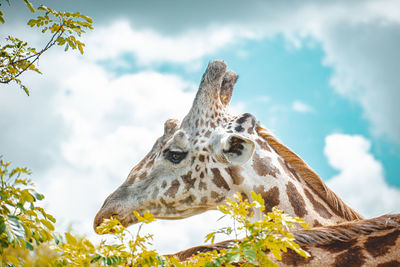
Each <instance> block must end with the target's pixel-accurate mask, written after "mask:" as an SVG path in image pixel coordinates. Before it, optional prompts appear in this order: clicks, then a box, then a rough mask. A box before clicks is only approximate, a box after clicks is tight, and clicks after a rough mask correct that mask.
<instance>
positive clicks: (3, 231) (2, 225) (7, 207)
mask: <svg viewBox="0 0 400 267" xmlns="http://www.w3.org/2000/svg"><path fill="white" fill-rule="evenodd" d="M9 166H10V163H9V162H8V163H5V162H4V161H3V160H0V178H1V188H0V254H1V255H2V262H3V263H5V264H13V265H15V266H18V265H19V259H18V258H17V257H16V256H14V255H13V254H11V253H7V254H6V253H4V252H5V250H6V249H7V248H14V249H21V248H22V249H27V250H33V249H34V246H37V245H39V244H41V243H44V242H48V241H50V240H52V239H53V236H52V231H53V230H54V225H53V223H54V222H55V221H56V220H55V218H54V217H53V216H51V215H50V214H48V213H47V212H46V211H45V210H44V209H43V208H41V207H39V206H37V205H36V201H39V200H42V199H43V198H44V196H43V195H42V194H39V193H38V192H36V191H35V189H34V188H33V183H32V182H31V181H30V180H29V179H28V178H26V177H23V176H26V175H29V174H30V171H29V170H27V169H26V168H14V169H12V170H11V171H10V170H9Z"/></svg>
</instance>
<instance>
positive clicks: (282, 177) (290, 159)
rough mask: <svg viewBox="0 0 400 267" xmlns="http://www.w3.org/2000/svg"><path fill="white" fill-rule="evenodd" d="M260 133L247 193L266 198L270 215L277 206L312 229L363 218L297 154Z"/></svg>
mask: <svg viewBox="0 0 400 267" xmlns="http://www.w3.org/2000/svg"><path fill="white" fill-rule="evenodd" d="M257 132H258V134H259V136H260V138H259V139H257V140H256V142H257V149H256V151H255V152H254V156H253V160H252V161H251V162H249V163H248V164H251V167H252V168H253V169H254V173H253V174H252V175H248V177H251V178H250V179H251V180H250V179H249V180H248V181H246V183H247V186H246V188H247V189H248V190H247V191H254V192H256V193H259V194H261V195H262V197H263V198H264V200H265V208H266V212H268V211H270V210H271V209H272V207H274V206H277V207H278V208H279V209H281V210H283V211H284V212H286V213H288V214H290V215H292V216H296V217H299V218H303V219H304V220H305V221H307V222H308V223H309V224H310V225H311V226H319V225H330V224H336V223H341V222H346V221H351V220H355V219H361V218H362V217H361V215H359V214H358V213H357V212H355V211H354V210H353V209H351V208H350V207H349V206H348V205H346V204H345V203H344V202H343V201H342V200H341V199H340V198H339V197H338V196H336V194H335V193H333V192H332V191H331V190H330V189H329V188H328V187H327V186H326V185H325V183H324V182H323V181H322V180H321V178H320V177H319V176H318V175H317V174H316V173H315V172H314V171H312V169H311V168H310V167H309V166H308V165H307V164H306V163H304V161H302V160H301V159H300V158H299V157H298V156H297V155H296V154H295V153H294V152H292V151H291V150H290V149H288V148H287V147H285V146H283V145H282V144H281V143H280V142H279V141H277V140H276V139H275V137H273V136H272V135H271V134H269V132H268V131H267V130H265V129H263V128H261V127H259V128H258V129H257ZM249 167H250V166H249ZM246 179H247V178H246ZM245 193H246V194H248V193H249V192H245Z"/></svg>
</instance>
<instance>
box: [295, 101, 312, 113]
mask: <svg viewBox="0 0 400 267" xmlns="http://www.w3.org/2000/svg"><path fill="white" fill-rule="evenodd" d="M292 109H293V110H294V111H297V112H300V113H310V112H314V109H313V107H311V106H310V105H307V104H306V103H304V102H302V101H300V100H296V101H294V102H293V103H292Z"/></svg>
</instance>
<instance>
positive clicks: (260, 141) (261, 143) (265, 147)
mask: <svg viewBox="0 0 400 267" xmlns="http://www.w3.org/2000/svg"><path fill="white" fill-rule="evenodd" d="M256 142H257V144H258V145H259V146H260V147H261V149H264V150H266V151H268V152H271V149H270V148H269V146H268V144H267V141H265V140H261V139H257V140H256Z"/></svg>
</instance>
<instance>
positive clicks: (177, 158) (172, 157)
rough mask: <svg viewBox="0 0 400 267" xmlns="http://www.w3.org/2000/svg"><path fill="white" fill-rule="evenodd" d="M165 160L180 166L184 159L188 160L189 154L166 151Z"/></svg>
mask: <svg viewBox="0 0 400 267" xmlns="http://www.w3.org/2000/svg"><path fill="white" fill-rule="evenodd" d="M164 155H165V158H166V159H167V160H169V161H171V162H172V163H174V164H178V163H179V162H181V161H182V160H183V159H184V158H186V155H187V152H183V151H176V150H175V151H174V150H168V149H167V150H165V151H164Z"/></svg>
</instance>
